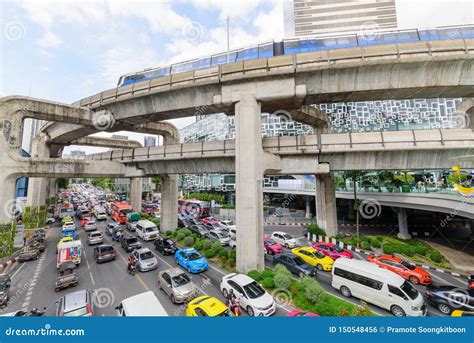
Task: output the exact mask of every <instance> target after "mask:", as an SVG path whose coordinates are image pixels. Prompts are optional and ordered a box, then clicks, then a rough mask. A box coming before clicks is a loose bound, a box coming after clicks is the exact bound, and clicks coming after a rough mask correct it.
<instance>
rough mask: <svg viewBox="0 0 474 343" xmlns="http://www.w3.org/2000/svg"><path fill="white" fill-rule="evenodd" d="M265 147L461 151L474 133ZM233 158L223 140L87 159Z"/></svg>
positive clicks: (369, 135)
mask: <svg viewBox="0 0 474 343" xmlns="http://www.w3.org/2000/svg"><path fill="white" fill-rule="evenodd" d="M262 146H263V149H264V150H265V151H267V152H270V153H274V154H277V155H293V154H325V153H343V152H364V151H398V150H431V149H445V148H451V149H461V148H470V147H472V146H474V131H473V130H471V129H446V130H441V129H440V130H418V131H417V130H411V131H396V132H394V131H385V132H362V133H352V132H349V133H336V134H317V135H308V136H284V137H270V138H263V140H262ZM233 156H235V140H223V141H210V142H201V143H189V144H183V143H182V144H173V145H162V146H158V147H147V148H134V149H122V150H113V151H108V152H104V153H98V154H92V155H87V156H85V157H84V159H90V160H110V161H112V160H114V161H121V162H124V163H130V162H140V161H147V160H156V159H164V160H166V159H170V160H171V159H182V158H202V157H209V158H212V157H233Z"/></svg>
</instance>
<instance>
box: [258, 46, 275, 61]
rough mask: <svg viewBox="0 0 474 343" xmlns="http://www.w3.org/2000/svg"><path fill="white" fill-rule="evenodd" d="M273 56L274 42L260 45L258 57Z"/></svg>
mask: <svg viewBox="0 0 474 343" xmlns="http://www.w3.org/2000/svg"><path fill="white" fill-rule="evenodd" d="M272 56H273V43H268V44H263V45H259V47H258V58H264V57H272Z"/></svg>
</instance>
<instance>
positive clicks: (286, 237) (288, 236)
mask: <svg viewBox="0 0 474 343" xmlns="http://www.w3.org/2000/svg"><path fill="white" fill-rule="evenodd" d="M283 237H284V238H285V239H293V237H291V236H290V235H289V234H287V233H285V234H284V235H283Z"/></svg>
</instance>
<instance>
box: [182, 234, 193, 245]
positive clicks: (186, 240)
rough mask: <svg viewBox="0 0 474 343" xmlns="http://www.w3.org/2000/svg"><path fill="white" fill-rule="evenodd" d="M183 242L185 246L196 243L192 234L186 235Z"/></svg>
mask: <svg viewBox="0 0 474 343" xmlns="http://www.w3.org/2000/svg"><path fill="white" fill-rule="evenodd" d="M183 243H184V245H185V246H187V247H190V246H191V245H193V244H194V238H193V237H191V236H188V237H185V238H184V241H183Z"/></svg>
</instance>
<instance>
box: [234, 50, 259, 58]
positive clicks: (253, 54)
mask: <svg viewBox="0 0 474 343" xmlns="http://www.w3.org/2000/svg"><path fill="white" fill-rule="evenodd" d="M253 58H258V50H257V48H256V47H255V48H249V49H244V50H241V51H239V52H238V53H237V61H244V60H251V59H253Z"/></svg>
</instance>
